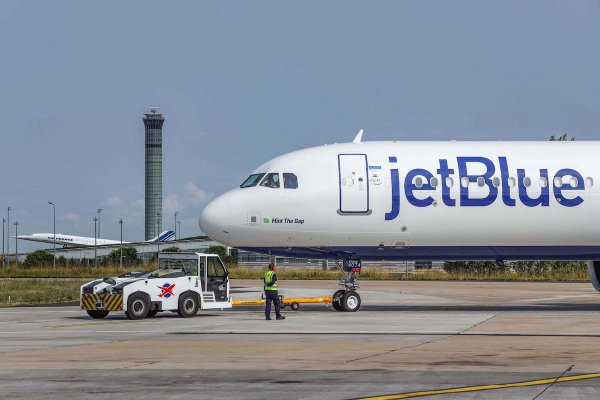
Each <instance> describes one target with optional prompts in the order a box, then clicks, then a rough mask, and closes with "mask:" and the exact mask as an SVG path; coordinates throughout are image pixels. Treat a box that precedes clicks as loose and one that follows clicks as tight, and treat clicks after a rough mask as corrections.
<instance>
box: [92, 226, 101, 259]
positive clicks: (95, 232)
mask: <svg viewBox="0 0 600 400" xmlns="http://www.w3.org/2000/svg"><path fill="white" fill-rule="evenodd" d="M98 215H100V214H98ZM93 221H94V268H95V267H97V266H98V249H97V247H96V245H97V242H96V237H97V236H96V235H97V233H98V230H97V229H96V226H97V225H96V223H97V222H98V218H96V217H94V219H93Z"/></svg>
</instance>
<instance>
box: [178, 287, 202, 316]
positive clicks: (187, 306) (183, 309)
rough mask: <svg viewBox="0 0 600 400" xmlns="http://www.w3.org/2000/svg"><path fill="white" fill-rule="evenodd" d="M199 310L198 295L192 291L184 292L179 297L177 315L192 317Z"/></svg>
mask: <svg viewBox="0 0 600 400" xmlns="http://www.w3.org/2000/svg"><path fill="white" fill-rule="evenodd" d="M197 312H198V297H196V296H195V295H193V294H192V293H189V292H188V293H184V294H182V295H181V296H180V297H179V308H178V309H177V315H179V316H180V317H181V318H190V317H193V316H194V315H196V313H197Z"/></svg>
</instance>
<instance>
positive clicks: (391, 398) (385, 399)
mask: <svg viewBox="0 0 600 400" xmlns="http://www.w3.org/2000/svg"><path fill="white" fill-rule="evenodd" d="M594 378H600V373H594V374H584V375H572V376H563V377H560V378H548V379H538V380H535V381H526V382H513V383H500V384H496V385H482V386H467V387H460V388H451V389H440V390H426V391H422V392H410V393H397V394H388V395H385V396H374V397H361V398H360V399H358V400H396V399H410V398H414V397H425V396H434V395H436V394H453V393H467V392H479V391H482V390H494V389H506V388H514V387H525V386H536V385H550V384H552V383H559V382H572V381H580V380H583V379H594Z"/></svg>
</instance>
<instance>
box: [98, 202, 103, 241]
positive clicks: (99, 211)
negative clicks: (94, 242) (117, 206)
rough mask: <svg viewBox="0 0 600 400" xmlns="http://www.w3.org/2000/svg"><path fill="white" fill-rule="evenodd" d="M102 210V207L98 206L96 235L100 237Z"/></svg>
mask: <svg viewBox="0 0 600 400" xmlns="http://www.w3.org/2000/svg"><path fill="white" fill-rule="evenodd" d="M101 212H102V209H101V208H99V209H98V237H100V213H101Z"/></svg>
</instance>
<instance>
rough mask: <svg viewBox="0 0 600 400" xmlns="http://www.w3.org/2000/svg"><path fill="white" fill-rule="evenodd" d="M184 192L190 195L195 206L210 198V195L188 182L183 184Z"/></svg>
mask: <svg viewBox="0 0 600 400" xmlns="http://www.w3.org/2000/svg"><path fill="white" fill-rule="evenodd" d="M185 191H186V192H187V193H189V194H190V195H192V198H193V200H194V203H196V204H199V203H204V202H205V201H206V200H208V199H209V198H210V194H209V193H208V192H206V191H204V190H202V189H200V188H199V187H198V186H196V185H195V184H194V183H192V182H188V183H186V184H185Z"/></svg>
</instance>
